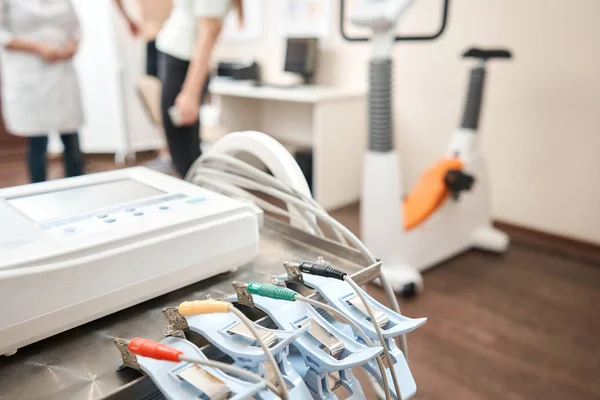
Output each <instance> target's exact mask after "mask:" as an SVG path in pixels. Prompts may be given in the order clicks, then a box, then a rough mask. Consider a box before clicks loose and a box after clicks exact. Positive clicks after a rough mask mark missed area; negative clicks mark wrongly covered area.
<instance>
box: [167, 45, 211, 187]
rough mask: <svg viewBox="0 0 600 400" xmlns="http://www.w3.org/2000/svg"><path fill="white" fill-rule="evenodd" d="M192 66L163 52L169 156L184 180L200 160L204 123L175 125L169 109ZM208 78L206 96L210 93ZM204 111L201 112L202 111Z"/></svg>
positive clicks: (204, 92)
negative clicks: (208, 90)
mask: <svg viewBox="0 0 600 400" xmlns="http://www.w3.org/2000/svg"><path fill="white" fill-rule="evenodd" d="M189 65H190V63H189V62H188V61H184V60H180V59H179V58H175V57H172V56H170V55H168V54H165V53H162V52H159V67H158V76H159V78H160V81H161V83H162V94H161V100H160V107H161V113H162V119H163V126H164V128H165V135H166V137H167V144H168V145H169V153H171V159H172V160H173V165H174V167H175V170H176V171H177V173H178V174H179V175H181V176H182V177H183V176H185V174H186V173H187V171H188V169H189V168H190V167H191V166H192V163H193V162H194V161H196V159H197V158H198V157H200V154H201V152H200V121H199V120H198V122H196V123H195V124H194V125H191V126H175V125H173V123H172V122H171V117H170V116H169V112H168V110H169V108H171V107H172V106H173V105H174V104H175V98H176V97H177V95H178V94H179V92H180V91H181V88H182V86H183V82H184V81H185V75H186V74H187V70H188V67H189ZM207 87H208V78H207V79H206V85H205V86H204V90H203V93H202V97H204V95H205V94H206V88H207ZM198 112H200V110H198Z"/></svg>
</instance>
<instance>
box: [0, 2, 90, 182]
mask: <svg viewBox="0 0 600 400" xmlns="http://www.w3.org/2000/svg"><path fill="white" fill-rule="evenodd" d="M0 6H1V7H2V16H1V20H0V46H1V47H2V49H3V52H2V53H3V54H2V108H3V115H4V119H5V122H6V126H7V129H8V131H9V132H10V133H12V134H13V135H17V136H26V137H28V154H27V165H28V167H29V173H30V178H31V181H32V182H41V181H44V180H46V152H47V148H48V134H49V133H50V132H52V131H56V132H59V133H60V137H61V139H62V142H63V145H64V164H65V176H67V177H70V176H77V175H81V174H83V173H84V158H83V155H82V153H81V150H80V148H79V135H78V133H77V131H78V130H79V128H80V127H81V125H82V124H83V111H82V107H81V100H80V95H79V84H78V82H77V74H76V72H75V67H74V66H73V57H74V56H75V53H76V52H77V47H78V45H79V21H78V19H77V15H76V14H75V11H74V9H73V6H72V4H71V1H70V0H0Z"/></svg>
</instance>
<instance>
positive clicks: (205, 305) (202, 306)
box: [177, 300, 232, 317]
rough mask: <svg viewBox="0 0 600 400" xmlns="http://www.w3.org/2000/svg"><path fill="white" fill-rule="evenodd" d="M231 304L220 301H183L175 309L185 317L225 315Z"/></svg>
mask: <svg viewBox="0 0 600 400" xmlns="http://www.w3.org/2000/svg"><path fill="white" fill-rule="evenodd" d="M231 305H232V304H231V303H229V302H227V301H220V300H194V301H184V302H183V303H181V304H180V305H179V307H177V311H179V314H181V315H183V316H185V317H187V316H191V315H197V314H214V313H227V312H229V307H230V306H231Z"/></svg>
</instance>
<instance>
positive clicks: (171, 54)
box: [156, 0, 243, 176]
mask: <svg viewBox="0 0 600 400" xmlns="http://www.w3.org/2000/svg"><path fill="white" fill-rule="evenodd" d="M232 7H233V8H235V9H236V11H237V15H238V20H239V22H240V24H242V21H243V9H242V1H241V0H174V2H173V10H172V11H171V15H170V16H169V19H168V20H167V21H166V22H165V24H164V25H163V28H162V30H161V31H160V33H159V34H158V37H157V39H156V47H157V48H158V50H159V65H158V75H159V78H160V80H161V82H162V94H161V112H162V120H163V125H164V130H165V134H166V136H167V143H168V145H169V152H170V153H171V158H172V160H173V164H174V166H175V169H176V170H177V172H178V173H179V175H181V176H185V174H186V173H187V171H188V169H189V168H190V167H191V165H192V163H193V162H194V161H195V160H196V159H197V158H198V157H200V154H201V152H200V121H199V114H200V102H201V99H202V97H203V95H204V94H205V93H206V88H207V86H208V72H209V63H210V58H211V56H212V52H213V48H214V45H215V43H216V41H217V38H218V37H219V33H220V32H221V26H222V21H223V18H225V16H226V15H227V13H228V12H229V10H230V9H231V8H232ZM173 106H174V108H173V110H174V112H171V113H170V112H169V109H171V108H172V107H173ZM171 114H173V115H174V116H175V115H176V118H174V119H175V120H176V121H173V120H172V119H171Z"/></svg>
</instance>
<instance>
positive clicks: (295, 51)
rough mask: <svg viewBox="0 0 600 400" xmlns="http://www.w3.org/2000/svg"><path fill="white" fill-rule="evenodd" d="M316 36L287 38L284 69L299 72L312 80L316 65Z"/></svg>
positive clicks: (305, 79)
mask: <svg viewBox="0 0 600 400" xmlns="http://www.w3.org/2000/svg"><path fill="white" fill-rule="evenodd" d="M317 42H318V41H317V38H288V39H287V47H286V51H285V67H284V71H286V72H293V73H296V74H299V75H300V76H302V78H303V79H304V83H306V84H308V83H311V82H312V79H313V77H314V74H315V69H316V66H317Z"/></svg>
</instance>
